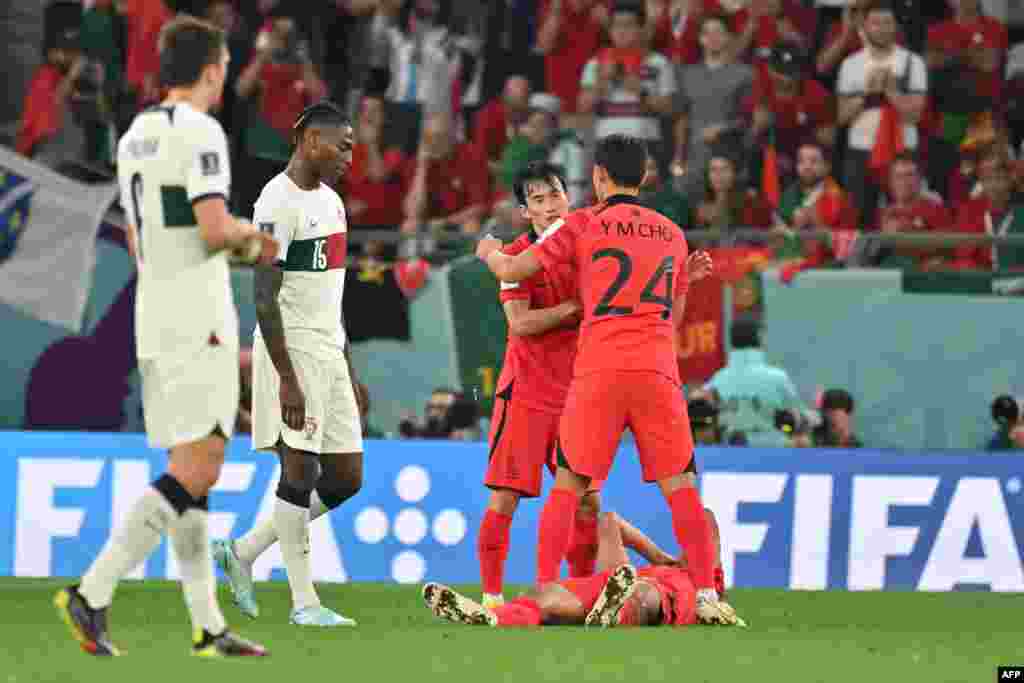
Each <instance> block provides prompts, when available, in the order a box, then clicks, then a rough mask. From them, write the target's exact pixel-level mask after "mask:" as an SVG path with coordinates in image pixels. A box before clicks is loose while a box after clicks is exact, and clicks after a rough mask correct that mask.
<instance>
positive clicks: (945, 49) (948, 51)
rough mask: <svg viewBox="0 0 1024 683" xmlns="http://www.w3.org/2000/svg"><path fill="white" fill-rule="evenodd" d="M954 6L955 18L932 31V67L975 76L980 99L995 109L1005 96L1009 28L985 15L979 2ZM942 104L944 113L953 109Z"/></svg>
mask: <svg viewBox="0 0 1024 683" xmlns="http://www.w3.org/2000/svg"><path fill="white" fill-rule="evenodd" d="M950 5H951V6H952V7H953V9H954V11H955V13H956V14H955V16H954V17H953V18H952V19H950V20H949V21H944V22H942V23H940V24H937V25H934V26H932V27H931V28H929V29H928V48H927V52H926V57H927V59H928V67H929V68H932V69H941V68H944V67H949V66H951V65H958V66H960V67H962V68H963V69H965V70H966V71H967V72H968V73H969V74H970V75H972V76H973V81H974V87H975V89H976V90H975V94H976V96H977V97H979V98H985V99H987V100H990V101H991V103H992V107H991V108H992V109H995V108H997V107H998V103H999V100H1000V97H1001V96H1002V87H1003V80H1002V71H1003V64H1004V63H1005V62H1006V51H1007V49H1008V47H1009V38H1008V36H1007V31H1006V27H1005V26H1004V25H1003V23H1002V22H1001V21H999V20H998V19H995V18H993V17H987V16H985V15H984V14H982V12H981V3H980V1H979V0H956V2H950ZM936 86H937V87H941V84H939V83H936ZM936 94H937V93H936ZM939 104H940V109H942V110H943V111H946V110H948V109H949V108H950V107H948V106H943V104H944V103H941V102H940V103H939ZM949 104H952V103H949Z"/></svg>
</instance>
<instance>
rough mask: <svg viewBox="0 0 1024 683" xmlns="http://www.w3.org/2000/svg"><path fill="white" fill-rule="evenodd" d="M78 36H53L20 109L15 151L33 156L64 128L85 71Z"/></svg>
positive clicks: (69, 33) (63, 34)
mask: <svg viewBox="0 0 1024 683" xmlns="http://www.w3.org/2000/svg"><path fill="white" fill-rule="evenodd" d="M78 37H79V36H78V33H77V32H76V31H73V30H70V31H65V32H63V33H61V34H60V35H58V36H56V37H55V39H54V41H53V44H52V45H51V46H49V47H48V48H47V50H46V62H45V63H44V64H42V65H41V66H40V67H39V68H38V69H36V72H35V74H34V75H33V76H32V81H31V83H30V84H29V87H28V92H26V93H25V100H24V103H23V104H22V107H21V123H20V124H19V125H18V135H17V138H16V140H15V149H16V150H17V151H18V153H19V154H24V155H25V156H32V153H33V151H34V150H35V148H36V146H37V145H38V144H39V143H41V142H44V141H46V140H47V139H49V138H51V137H53V136H54V135H56V134H57V133H58V132H59V131H60V129H61V128H62V126H63V118H64V113H65V111H66V110H67V108H68V103H69V101H70V98H71V92H72V91H73V90H74V84H75V81H76V80H78V77H79V76H80V75H81V74H82V72H83V71H84V70H85V66H86V61H85V57H84V56H83V55H82V52H81V50H80V49H79V43H78Z"/></svg>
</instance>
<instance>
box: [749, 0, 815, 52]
mask: <svg viewBox="0 0 1024 683" xmlns="http://www.w3.org/2000/svg"><path fill="white" fill-rule="evenodd" d="M732 23H733V30H734V31H735V32H736V40H735V42H734V43H733V50H734V51H735V52H734V55H735V58H736V59H737V60H743V61H746V62H751V61H753V63H755V64H763V63H764V61H765V60H766V59H767V58H768V56H769V55H770V54H771V48H772V46H773V45H775V43H777V42H779V41H780V40H785V41H787V42H790V43H796V44H797V45H800V46H801V47H803V48H804V50H808V51H809V50H810V48H811V41H812V40H813V38H814V29H815V25H816V23H817V16H816V15H815V14H814V11H813V10H808V9H807V8H805V7H802V6H801V5H800V4H798V3H797V2H795V1H794V0H750V6H749V7H746V8H743V9H741V10H739V11H738V12H736V13H735V14H734V15H733V19H732Z"/></svg>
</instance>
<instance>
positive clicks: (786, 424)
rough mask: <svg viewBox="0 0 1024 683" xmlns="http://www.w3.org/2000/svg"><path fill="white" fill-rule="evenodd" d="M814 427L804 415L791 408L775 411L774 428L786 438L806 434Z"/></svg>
mask: <svg viewBox="0 0 1024 683" xmlns="http://www.w3.org/2000/svg"><path fill="white" fill-rule="evenodd" d="M813 427H814V425H812V424H811V420H810V419H809V418H808V417H807V415H805V414H804V413H802V412H800V411H799V410H793V409H792V408H786V409H785V410H776V411H775V428H776V429H778V430H779V431H780V432H783V433H784V434H786V435H787V436H794V435H796V434H806V433H807V432H809V431H811V429H812V428H813Z"/></svg>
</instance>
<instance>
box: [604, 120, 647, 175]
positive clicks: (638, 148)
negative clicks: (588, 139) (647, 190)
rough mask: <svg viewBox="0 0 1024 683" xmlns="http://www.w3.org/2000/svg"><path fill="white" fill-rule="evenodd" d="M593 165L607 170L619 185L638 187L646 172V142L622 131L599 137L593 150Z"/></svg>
mask: <svg viewBox="0 0 1024 683" xmlns="http://www.w3.org/2000/svg"><path fill="white" fill-rule="evenodd" d="M594 165H595V166H600V167H601V168H603V169H604V170H605V171H607V172H608V177H609V178H611V179H612V182H613V183H615V184H616V185H619V186H620V187H629V188H637V187H640V186H641V185H642V184H643V182H644V175H646V173H647V143H645V142H644V141H643V140H641V139H640V138H635V137H633V136H632V135H623V134H622V133H615V134H613V135H609V136H607V137H604V138H601V139H600V140H598V141H597V149H596V150H594Z"/></svg>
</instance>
